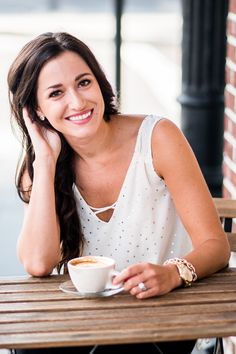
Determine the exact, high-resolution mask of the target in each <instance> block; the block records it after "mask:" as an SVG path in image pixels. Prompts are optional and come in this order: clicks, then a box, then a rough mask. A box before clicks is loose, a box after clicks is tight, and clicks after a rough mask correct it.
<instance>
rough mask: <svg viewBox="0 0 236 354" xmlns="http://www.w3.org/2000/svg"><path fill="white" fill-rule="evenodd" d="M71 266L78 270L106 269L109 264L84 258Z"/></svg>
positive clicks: (73, 262)
mask: <svg viewBox="0 0 236 354" xmlns="http://www.w3.org/2000/svg"><path fill="white" fill-rule="evenodd" d="M71 264H72V265H73V266H75V267H76V268H97V267H105V266H106V265H107V263H105V262H101V261H100V260H97V259H93V258H84V259H80V260H75V261H72V262H71Z"/></svg>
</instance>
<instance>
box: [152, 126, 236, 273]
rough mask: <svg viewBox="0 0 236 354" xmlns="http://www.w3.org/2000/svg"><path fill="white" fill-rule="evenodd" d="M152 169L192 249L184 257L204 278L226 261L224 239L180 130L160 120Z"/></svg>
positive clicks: (196, 164)
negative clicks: (171, 202)
mask: <svg viewBox="0 0 236 354" xmlns="http://www.w3.org/2000/svg"><path fill="white" fill-rule="evenodd" d="M153 151H154V155H153V158H154V166H155V169H156V171H157V173H158V174H159V175H160V176H162V177H163V178H164V180H165V182H166V184H167V186H168V189H169V191H170V193H171V195H172V198H173V201H174V203H175V206H176V209H177V211H178V214H179V215H180V218H181V219H182V222H183V224H184V226H185V228H186V230H187V231H188V233H189V235H190V237H191V239H192V243H193V247H194V250H193V251H192V252H191V253H190V254H188V255H186V256H185V258H186V259H187V260H188V261H189V262H191V263H192V264H193V265H194V267H195V268H196V272H197V274H198V277H199V278H201V277H204V276H207V275H209V274H211V273H213V272H215V271H217V270H219V269H221V268H222V267H224V266H225V265H226V264H227V262H228V259H229V245H228V241H227V237H226V235H225V233H224V231H223V229H222V226H221V224H220V221H219V217H218V215H217V211H216V209H215V206H214V203H213V200H212V197H211V195H210V192H209V190H208V187H207V185H206V182H205V180H204V178H203V176H202V173H201V171H200V168H199V165H198V163H197V161H196V158H195V156H194V154H193V152H192V150H191V148H190V146H189V144H188V143H187V141H186V139H185V137H184V136H183V134H182V133H181V131H180V130H179V129H178V128H177V127H176V126H175V125H174V124H173V123H171V122H170V121H166V120H163V121H161V122H160V125H159V126H158V127H156V129H155V131H154V136H153Z"/></svg>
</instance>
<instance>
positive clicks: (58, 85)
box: [46, 73, 91, 90]
mask: <svg viewBox="0 0 236 354" xmlns="http://www.w3.org/2000/svg"><path fill="white" fill-rule="evenodd" d="M87 75H91V73H83V74H79V75H78V76H76V78H75V81H78V80H80V79H82V77H84V76H87ZM61 86H63V84H61V83H58V84H54V85H51V86H48V87H47V88H46V90H50V89H55V88H59V87H61Z"/></svg>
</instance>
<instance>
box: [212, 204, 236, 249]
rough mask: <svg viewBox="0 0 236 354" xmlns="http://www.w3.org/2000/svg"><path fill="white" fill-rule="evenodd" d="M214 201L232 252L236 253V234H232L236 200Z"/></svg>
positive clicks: (235, 216)
mask: <svg viewBox="0 0 236 354" xmlns="http://www.w3.org/2000/svg"><path fill="white" fill-rule="evenodd" d="M213 200H214V203H215V206H216V209H217V211H218V214H219V217H220V219H221V221H222V224H223V227H224V230H225V232H226V233H227V236H228V240H229V244H230V248H231V251H232V252H236V233H234V232H232V225H233V219H234V218H236V199H226V198H213Z"/></svg>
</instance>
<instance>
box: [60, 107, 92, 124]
mask: <svg viewBox="0 0 236 354" xmlns="http://www.w3.org/2000/svg"><path fill="white" fill-rule="evenodd" d="M92 113H93V109H91V110H89V111H86V112H84V113H79V114H73V115H71V116H69V117H67V118H66V119H67V120H69V121H70V122H72V123H77V124H82V123H87V122H88V121H89V120H90V119H91V118H92Z"/></svg>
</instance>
